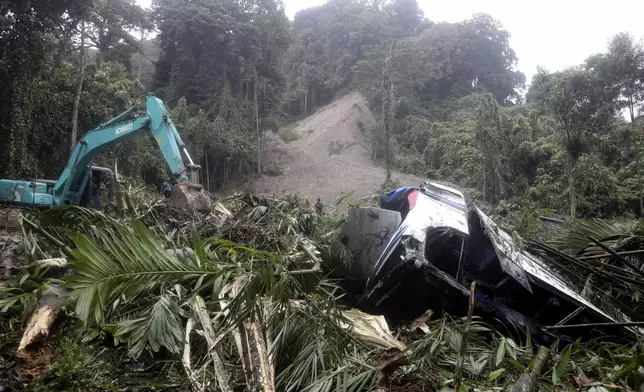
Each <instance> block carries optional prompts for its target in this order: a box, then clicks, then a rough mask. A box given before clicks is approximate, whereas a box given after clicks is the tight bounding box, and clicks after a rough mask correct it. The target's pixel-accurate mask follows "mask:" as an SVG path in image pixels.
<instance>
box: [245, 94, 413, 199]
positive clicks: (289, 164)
mask: <svg viewBox="0 0 644 392" xmlns="http://www.w3.org/2000/svg"><path fill="white" fill-rule="evenodd" d="M370 120H372V114H371V112H370V111H369V108H368V107H367V103H366V101H365V100H364V98H363V97H362V96H361V95H360V94H359V93H357V92H352V93H349V94H347V95H345V96H344V97H342V98H340V99H338V100H336V101H334V102H332V103H331V104H329V105H327V106H324V107H322V108H320V109H318V110H317V111H316V112H315V113H313V114H311V115H310V116H308V117H307V118H305V119H304V120H302V121H300V122H299V123H298V124H296V126H295V131H296V132H297V134H298V139H297V140H295V141H293V142H291V143H288V144H286V143H284V142H282V141H281V140H280V139H279V138H278V137H277V136H276V135H274V134H272V133H271V134H269V135H268V136H267V140H266V145H265V146H266V148H265V153H264V159H263V162H264V166H265V168H268V169H270V170H271V171H275V172H276V173H278V172H279V173H280V174H279V175H272V176H271V175H266V174H264V175H263V176H262V177H261V178H253V179H251V180H249V181H248V182H247V183H245V184H244V185H243V186H242V187H243V188H244V189H246V190H249V191H253V192H255V193H258V194H282V193H287V194H299V195H300V196H302V197H305V198H307V199H308V200H309V201H311V203H314V202H315V200H316V199H317V198H318V197H320V198H321V200H322V202H323V203H325V204H328V203H333V202H334V201H335V200H337V199H338V198H340V197H342V196H343V195H345V194H346V193H347V192H350V191H353V195H352V200H356V199H358V198H362V197H367V196H371V195H374V194H375V193H376V192H377V191H378V189H379V188H380V186H381V185H382V184H383V182H384V181H385V177H386V173H385V169H384V167H381V166H378V165H376V164H375V163H374V162H373V161H372V160H371V158H370V153H371V146H370V145H369V143H368V142H367V140H366V139H365V136H364V135H363V134H362V132H361V130H360V126H359V125H358V124H359V123H360V122H363V123H365V124H366V123H368V122H369V121H370ZM392 179H393V180H394V181H395V182H397V183H399V184H401V185H420V184H421V183H422V178H420V177H416V176H411V175H403V174H400V173H395V172H394V173H392Z"/></svg>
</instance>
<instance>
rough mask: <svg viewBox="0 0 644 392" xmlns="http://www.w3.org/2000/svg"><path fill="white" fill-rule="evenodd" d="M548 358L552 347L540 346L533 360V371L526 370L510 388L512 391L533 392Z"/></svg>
mask: <svg viewBox="0 0 644 392" xmlns="http://www.w3.org/2000/svg"><path fill="white" fill-rule="evenodd" d="M548 358H550V349H549V348H548V347H546V346H539V350H538V351H537V355H535V356H534V360H533V362H532V365H533V366H532V371H530V370H526V371H525V372H523V373H522V374H521V376H520V377H519V379H518V380H517V382H516V383H514V385H513V386H512V387H511V388H510V392H531V391H532V390H533V389H534V387H535V385H536V384H537V379H538V378H539V376H540V375H541V372H542V371H543V368H544V367H545V366H546V363H547V362H548ZM528 369H530V368H528Z"/></svg>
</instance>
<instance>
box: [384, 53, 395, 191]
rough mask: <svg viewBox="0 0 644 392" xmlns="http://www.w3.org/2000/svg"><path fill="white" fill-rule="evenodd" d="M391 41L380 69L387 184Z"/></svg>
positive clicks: (389, 133)
mask: <svg viewBox="0 0 644 392" xmlns="http://www.w3.org/2000/svg"><path fill="white" fill-rule="evenodd" d="M395 42H396V41H391V46H390V47H389V54H388V55H387V58H385V66H384V67H383V69H382V96H383V99H382V122H383V129H384V130H385V165H386V168H387V179H386V181H387V182H390V181H391V146H390V144H391V121H392V116H391V107H392V104H393V94H394V92H393V85H392V82H391V68H392V64H391V62H392V57H393V55H394V44H395Z"/></svg>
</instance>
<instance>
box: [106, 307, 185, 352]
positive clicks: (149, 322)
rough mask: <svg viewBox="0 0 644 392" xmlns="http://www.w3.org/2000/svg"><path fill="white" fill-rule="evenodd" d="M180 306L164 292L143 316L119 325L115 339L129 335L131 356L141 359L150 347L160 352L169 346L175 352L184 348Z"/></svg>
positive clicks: (124, 321)
mask: <svg viewBox="0 0 644 392" xmlns="http://www.w3.org/2000/svg"><path fill="white" fill-rule="evenodd" d="M179 313H180V312H179V307H178V305H177V304H176V303H175V302H173V301H172V300H171V299H170V298H169V297H168V296H165V295H162V296H160V297H159V298H158V300H157V301H156V302H154V303H153V304H152V306H151V307H150V308H149V309H148V310H146V311H145V312H144V314H143V315H142V317H139V318H136V319H127V320H123V321H121V322H119V323H118V324H117V329H116V332H115V333H114V338H115V340H117V341H118V340H119V339H121V338H123V337H126V338H127V343H128V348H129V355H130V356H131V357H133V358H138V357H139V356H140V355H141V353H142V352H143V350H144V349H145V348H146V347H149V348H150V349H151V350H152V351H153V352H158V351H159V350H160V349H161V348H162V347H165V348H166V349H167V350H168V351H170V352H171V353H173V354H177V353H179V352H180V351H181V349H182V347H181V342H182V334H183V326H182V322H181V320H180V318H179Z"/></svg>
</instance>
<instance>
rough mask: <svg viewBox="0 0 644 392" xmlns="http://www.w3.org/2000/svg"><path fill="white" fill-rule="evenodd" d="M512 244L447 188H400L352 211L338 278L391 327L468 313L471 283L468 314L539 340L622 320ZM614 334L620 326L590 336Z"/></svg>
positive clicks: (582, 333)
mask: <svg viewBox="0 0 644 392" xmlns="http://www.w3.org/2000/svg"><path fill="white" fill-rule="evenodd" d="M517 241H519V239H516V238H513V237H512V236H511V235H509V234H508V233H507V232H505V231H503V230H502V229H500V228H499V227H498V226H497V225H496V224H495V223H494V222H493V221H492V220H491V219H490V218H489V217H488V216H487V215H486V214H485V213H484V212H483V211H481V210H480V209H479V208H477V207H475V206H474V207H473V208H471V209H468V206H467V204H466V202H465V198H464V196H463V194H462V193H461V192H460V191H458V190H456V189H454V188H451V187H448V186H445V185H441V184H438V183H425V184H424V185H423V186H419V187H404V188H399V189H396V190H394V191H392V192H390V193H388V194H386V195H384V196H382V197H381V199H380V208H374V207H361V208H354V209H352V210H351V211H349V213H348V216H347V220H346V223H345V226H344V228H343V234H342V242H343V243H344V244H345V246H346V247H347V248H348V249H349V251H350V252H351V254H352V255H353V263H352V264H351V266H350V267H349V270H348V271H345V276H348V277H349V278H350V279H351V280H352V281H353V282H354V283H353V284H354V287H357V286H359V287H360V290H359V292H360V295H359V296H358V297H356V298H354V303H355V304H356V306H358V307H360V308H362V309H363V310H365V311H367V312H370V313H373V314H383V315H384V316H385V317H386V318H387V319H388V320H389V321H390V323H394V324H395V323H400V322H404V321H409V320H411V319H414V318H416V317H418V316H420V315H422V314H423V313H424V312H426V311H427V310H432V311H433V312H434V313H437V314H440V313H442V312H443V311H446V312H448V313H450V314H452V315H456V316H459V315H465V314H466V313H467V308H468V296H469V287H470V283H471V282H472V281H476V290H475V299H476V301H475V303H476V306H475V314H477V315H479V316H482V317H483V318H484V319H485V320H486V321H487V322H488V323H490V324H493V325H494V326H495V327H497V328H499V327H503V326H505V327H508V325H509V324H511V325H514V326H515V327H516V328H517V329H518V330H522V331H525V330H526V329H529V330H530V331H531V333H532V335H533V336H535V337H537V338H538V339H540V340H542V341H544V340H545V341H550V340H552V338H554V337H562V336H563V337H575V338H576V337H581V336H585V337H590V336H591V335H589V334H590V333H591V329H589V328H581V327H579V328H567V329H556V330H553V329H552V328H550V329H549V328H548V327H552V326H557V325H562V324H582V323H606V322H614V321H625V320H615V319H614V318H613V317H611V316H609V315H608V314H606V313H605V312H603V311H602V310H601V309H599V308H598V307H596V306H595V305H593V304H592V303H591V302H589V301H588V300H586V299H585V298H584V297H582V296H581V295H580V294H579V293H577V292H576V291H575V290H573V289H572V288H571V287H570V286H569V285H567V284H566V283H565V281H564V280H563V279H561V278H560V277H558V276H557V275H556V274H555V273H554V272H552V271H551V270H549V268H548V267H547V265H546V263H544V261H543V260H541V259H540V258H539V257H538V256H536V255H534V254H531V253H529V252H528V251H526V250H525V249H523V248H522V246H521V244H520V243H519V244H517V243H516V242H517ZM519 242H520V241H519ZM356 282H357V283H356ZM626 321H627V320H626ZM499 323H501V324H502V325H499ZM506 330H507V329H506ZM551 331H552V332H551ZM555 331H556V332H555ZM613 332H615V333H620V330H616V329H615V328H613V329H612V330H608V329H606V328H604V329H603V330H601V331H598V330H596V329H595V330H592V333H593V334H594V335H592V336H593V337H597V333H600V334H606V333H613ZM621 333H622V334H623V332H621Z"/></svg>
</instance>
